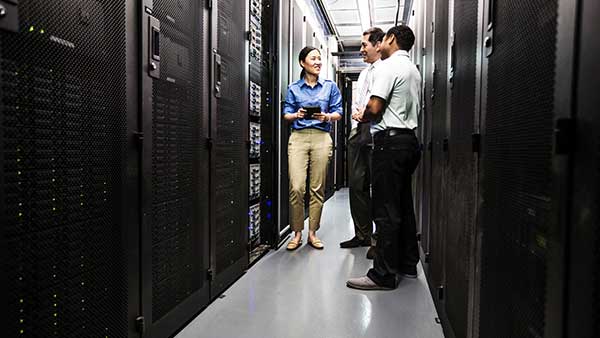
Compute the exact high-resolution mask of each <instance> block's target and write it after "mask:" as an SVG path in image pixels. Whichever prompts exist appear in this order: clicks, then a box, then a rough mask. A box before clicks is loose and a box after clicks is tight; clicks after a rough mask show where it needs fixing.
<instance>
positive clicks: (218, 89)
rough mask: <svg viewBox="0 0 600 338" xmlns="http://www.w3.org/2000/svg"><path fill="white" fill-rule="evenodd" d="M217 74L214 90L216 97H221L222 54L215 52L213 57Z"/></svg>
mask: <svg viewBox="0 0 600 338" xmlns="http://www.w3.org/2000/svg"><path fill="white" fill-rule="evenodd" d="M213 64H214V70H215V76H214V92H215V97H216V98H220V97H221V55H219V54H217V53H214V58H213Z"/></svg>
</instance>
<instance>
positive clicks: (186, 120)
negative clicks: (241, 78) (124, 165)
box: [142, 0, 209, 337]
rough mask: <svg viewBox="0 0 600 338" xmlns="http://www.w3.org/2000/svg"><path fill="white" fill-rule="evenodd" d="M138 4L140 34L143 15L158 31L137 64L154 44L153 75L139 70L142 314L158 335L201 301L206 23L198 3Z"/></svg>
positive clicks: (152, 0)
mask: <svg viewBox="0 0 600 338" xmlns="http://www.w3.org/2000/svg"><path fill="white" fill-rule="evenodd" d="M145 5H146V6H148V8H150V9H151V17H152V18H150V16H149V15H148V13H147V12H146V13H145V14H144V20H142V25H144V27H143V29H144V30H143V32H144V34H143V35H146V34H147V33H148V32H147V30H148V29H149V28H148V25H149V24H148V22H149V20H151V22H159V23H160V26H159V27H156V28H155V29H158V30H159V34H160V35H159V40H158V41H150V40H145V43H146V45H144V47H145V48H144V53H146V54H143V57H142V64H143V65H144V69H146V67H147V65H148V61H147V60H148V59H149V58H148V55H147V53H148V52H147V51H148V50H149V49H150V48H149V47H148V45H151V46H155V45H154V44H157V45H158V54H159V55H158V56H159V57H160V59H159V61H160V68H159V70H160V73H159V76H158V77H150V76H149V75H148V73H147V72H145V73H144V74H143V86H144V91H143V93H144V98H145V100H144V102H146V103H145V104H144V106H143V121H144V130H143V131H144V159H143V163H144V182H145V184H146V185H145V187H144V201H145V203H144V215H145V219H144V225H143V239H142V241H143V253H144V254H143V255H142V264H143V271H144V273H143V283H144V290H145V292H146V293H145V294H144V297H145V299H144V305H145V307H144V317H145V318H146V321H147V331H148V334H149V335H150V336H152V337H163V336H169V335H171V334H172V333H173V332H174V331H175V330H177V329H178V328H180V327H181V326H182V325H183V324H184V323H185V322H186V321H188V320H190V319H191V318H192V316H193V315H194V314H195V313H196V312H197V311H198V309H199V308H201V307H203V306H205V305H206V304H207V302H208V282H207V281H206V270H207V269H208V263H207V262H208V244H209V240H208V226H209V219H208V196H209V188H208V175H209V165H208V148H207V147H206V136H205V135H207V133H208V115H209V112H208V104H207V100H208V96H207V95H208V93H207V82H208V79H209V75H208V66H207V58H206V55H207V50H206V43H207V39H208V22H207V19H206V18H207V14H206V10H205V9H204V6H203V4H202V3H201V2H198V1H194V0H146V2H145ZM144 38H145V37H144ZM154 49H155V48H153V51H154V52H156V51H155V50H154Z"/></svg>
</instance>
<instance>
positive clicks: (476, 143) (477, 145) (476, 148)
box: [471, 133, 481, 154]
mask: <svg viewBox="0 0 600 338" xmlns="http://www.w3.org/2000/svg"><path fill="white" fill-rule="evenodd" d="M471 143H472V145H471V147H472V149H473V152H474V153H478V154H479V153H480V152H481V134H479V133H475V134H472V135H471Z"/></svg>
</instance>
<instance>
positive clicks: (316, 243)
mask: <svg viewBox="0 0 600 338" xmlns="http://www.w3.org/2000/svg"><path fill="white" fill-rule="evenodd" d="M308 244H310V246H312V247H313V248H315V249H317V250H323V248H324V247H325V245H323V242H321V240H320V239H318V238H315V239H314V240H312V241H311V240H310V239H309V240H308Z"/></svg>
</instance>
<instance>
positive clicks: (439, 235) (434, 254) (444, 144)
mask: <svg viewBox="0 0 600 338" xmlns="http://www.w3.org/2000/svg"><path fill="white" fill-rule="evenodd" d="M433 6H434V8H435V16H434V22H433V24H432V30H433V36H434V38H433V39H434V40H433V45H432V47H433V53H434V55H433V58H432V60H433V69H432V72H433V75H432V83H431V103H430V109H431V114H432V116H433V119H432V120H431V144H432V145H431V165H432V171H431V219H430V236H431V238H430V239H431V240H430V247H429V254H430V256H429V258H430V261H431V262H432V264H431V265H430V266H429V267H428V269H429V271H430V274H429V276H428V277H429V278H430V280H429V282H430V284H429V285H430V288H431V290H432V294H433V295H434V299H435V300H436V301H437V302H438V303H439V304H443V300H444V284H445V278H446V276H445V271H444V266H445V264H446V252H445V247H446V246H445V240H444V239H445V237H446V232H447V230H446V227H447V214H446V213H445V210H446V209H445V203H446V194H447V192H446V188H447V186H446V184H447V182H448V175H447V169H448V163H447V162H448V138H447V137H448V132H447V118H448V112H447V75H446V74H447V63H448V2H447V1H435V3H434V5H433ZM438 309H441V311H440V316H441V318H442V320H445V313H444V307H443V306H439V307H438Z"/></svg>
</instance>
